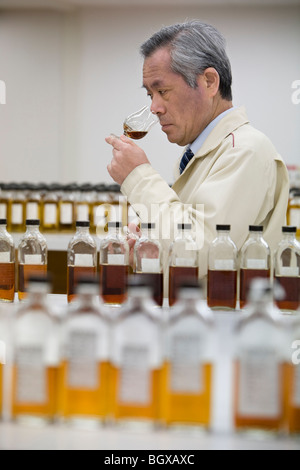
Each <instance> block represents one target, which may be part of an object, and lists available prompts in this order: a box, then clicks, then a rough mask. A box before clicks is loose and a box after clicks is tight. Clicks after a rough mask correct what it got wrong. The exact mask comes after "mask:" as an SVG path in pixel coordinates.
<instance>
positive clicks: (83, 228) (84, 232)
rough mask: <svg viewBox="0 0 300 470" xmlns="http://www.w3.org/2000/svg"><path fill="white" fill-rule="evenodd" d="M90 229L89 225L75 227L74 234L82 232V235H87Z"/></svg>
mask: <svg viewBox="0 0 300 470" xmlns="http://www.w3.org/2000/svg"><path fill="white" fill-rule="evenodd" d="M89 233H90V229H89V227H77V228H76V234H77V235H79V234H84V235H89Z"/></svg>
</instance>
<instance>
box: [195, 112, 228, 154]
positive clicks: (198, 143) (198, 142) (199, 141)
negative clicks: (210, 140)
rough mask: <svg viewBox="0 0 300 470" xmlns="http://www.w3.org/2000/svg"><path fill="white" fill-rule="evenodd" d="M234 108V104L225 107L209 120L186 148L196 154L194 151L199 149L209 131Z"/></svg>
mask: <svg viewBox="0 0 300 470" xmlns="http://www.w3.org/2000/svg"><path fill="white" fill-rule="evenodd" d="M234 109H236V108H235V106H233V107H232V108H230V109H227V110H226V111H224V112H223V113H221V114H219V115H218V116H217V117H216V118H215V119H214V120H213V121H211V122H210V123H209V124H208V126H206V128H205V129H204V130H203V131H202V132H201V134H200V135H199V137H197V139H196V140H194V142H193V143H192V144H191V145H189V146H188V148H190V149H191V150H192V152H193V154H194V155H196V153H197V152H198V151H199V150H200V148H201V147H202V145H203V144H204V142H205V140H206V138H207V137H208V135H209V134H210V133H211V131H212V130H213V129H214V128H215V127H216V125H217V124H218V122H219V121H221V119H223V117H224V116H226V114H229V113H230V112H231V111H233V110H234Z"/></svg>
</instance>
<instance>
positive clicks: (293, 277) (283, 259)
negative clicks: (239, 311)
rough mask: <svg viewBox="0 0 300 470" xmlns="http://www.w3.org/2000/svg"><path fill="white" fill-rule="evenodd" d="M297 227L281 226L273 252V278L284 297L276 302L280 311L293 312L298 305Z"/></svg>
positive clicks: (299, 245) (299, 263)
mask: <svg viewBox="0 0 300 470" xmlns="http://www.w3.org/2000/svg"><path fill="white" fill-rule="evenodd" d="M296 232H297V227H282V240H281V241H280V242H279V244H278V247H277V250H276V252H275V280H276V281H277V282H278V283H279V284H280V285H281V286H282V287H283V289H284V291H285V298H284V299H282V300H277V301H276V304H277V306H278V308H279V309H280V310H282V311H287V312H293V311H296V310H297V309H298V308H299V306H300V303H299V301H300V243H299V242H298V241H297V240H296Z"/></svg>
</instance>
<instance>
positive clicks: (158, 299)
mask: <svg viewBox="0 0 300 470" xmlns="http://www.w3.org/2000/svg"><path fill="white" fill-rule="evenodd" d="M137 274H138V275H139V276H140V275H142V276H144V277H145V278H147V283H148V285H149V286H151V289H152V292H153V295H152V298H153V301H154V302H155V303H156V304H157V305H158V306H159V307H162V305H163V301H164V275H163V273H140V272H138V273H137Z"/></svg>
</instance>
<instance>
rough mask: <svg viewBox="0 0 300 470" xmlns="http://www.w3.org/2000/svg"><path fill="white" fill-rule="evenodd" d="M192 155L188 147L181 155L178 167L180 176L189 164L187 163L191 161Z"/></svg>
mask: <svg viewBox="0 0 300 470" xmlns="http://www.w3.org/2000/svg"><path fill="white" fill-rule="evenodd" d="M193 156H194V154H193V152H192V150H191V149H190V147H189V148H188V149H187V150H186V151H185V153H184V154H183V157H182V159H181V162H180V165H179V171H180V174H182V173H183V172H184V170H185V167H186V166H187V165H188V164H189V162H190V161H191V159H192V158H193Z"/></svg>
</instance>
